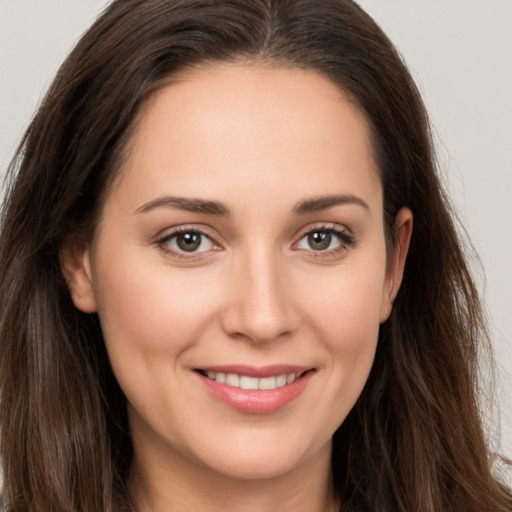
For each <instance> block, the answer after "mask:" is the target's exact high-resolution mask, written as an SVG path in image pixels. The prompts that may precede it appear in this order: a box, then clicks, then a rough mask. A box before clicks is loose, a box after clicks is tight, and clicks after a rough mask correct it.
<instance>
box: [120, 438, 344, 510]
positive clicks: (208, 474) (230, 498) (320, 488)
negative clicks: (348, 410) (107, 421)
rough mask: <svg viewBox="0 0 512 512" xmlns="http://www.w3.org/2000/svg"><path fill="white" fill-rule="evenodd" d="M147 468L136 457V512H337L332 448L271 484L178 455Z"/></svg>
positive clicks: (131, 484) (133, 478) (133, 491)
mask: <svg viewBox="0 0 512 512" xmlns="http://www.w3.org/2000/svg"><path fill="white" fill-rule="evenodd" d="M172 459H173V460H169V459H168V457H165V458H161V459H160V460H159V461H158V464H154V462H155V461H154V460H153V461H152V462H153V464H150V465H148V464H147V462H148V461H146V460H145V457H138V456H137V453H135V458H134V463H133V465H132V471H131V474H130V478H129V481H128V489H129V492H130V495H131V497H132V501H133V503H134V504H135V509H136V510H137V512H164V511H165V512H167V511H168V510H180V512H189V511H190V512H192V511H193V512H196V511H198V510H201V511H204V512H292V511H293V512H335V511H337V510H339V504H337V499H336V497H335V494H334V492H333V489H332V486H331V483H330V482H331V475H330V446H326V447H325V450H323V451H322V452H320V453H319V454H317V455H316V456H315V458H314V459H311V460H307V461H305V462H304V463H303V464H301V465H300V466H299V467H296V468H293V469H292V470H290V471H289V472H287V473H286V474H283V475H279V476H277V477H272V478H259V479H254V480H253V479H237V478H233V477H230V476H226V475H223V474H220V473H218V472H216V471H213V470H211V469H210V468H206V467H204V466H201V465H199V464H196V463H195V462H193V461H190V460H189V459H187V458H186V457H183V456H181V455H179V454H174V455H173V457H172Z"/></svg>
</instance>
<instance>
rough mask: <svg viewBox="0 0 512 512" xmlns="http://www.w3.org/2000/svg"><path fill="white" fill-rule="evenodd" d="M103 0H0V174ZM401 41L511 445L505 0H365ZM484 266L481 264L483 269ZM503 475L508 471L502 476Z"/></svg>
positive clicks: (505, 439) (511, 158) (509, 73)
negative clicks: (469, 246)
mask: <svg viewBox="0 0 512 512" xmlns="http://www.w3.org/2000/svg"><path fill="white" fill-rule="evenodd" d="M107 3H108V2H107V1H106V0H0V177H1V176H3V174H4V172H5V169H6V167H7V165H8V162H9V160H10V158H11V156H12V154H13V152H14V150H15V147H16V145H17V142H18V141H19V139H20V137H21V135H22V133H23V131H24V130H25V128H26V127H27V125H28V123H29V121H30V118H31V116H32V114H33V112H34V110H35V108H36V106H37V104H38V102H39V100H40V99H41V97H42V95H43V93H44V92H45V90H46V89H47V87H48V85H49V83H50V81H51V80H52V78H53V76H54V75H55V73H56V71H57V69H58V67H59V65H60V64H61V62H62V61H63V59H64V58H65V56H66V54H67V53H68V52H69V50H70V49H71V47H72V46H73V44H74V42H76V40H77V38H78V37H79V36H80V35H81V34H82V33H83V31H84V30H85V29H86V28H87V27H88V26H89V25H90V24H91V23H92V21H93V20H94V18H95V17H96V15H97V14H98V13H99V12H100V11H101V10H102V8H103V7H104V6H105V5H106V4H107ZM359 3H360V4H361V5H362V7H364V8H365V9H366V10H367V11H368V12H369V13H370V14H371V15H372V16H373V17H374V18H375V20H376V21H377V22H378V23H379V24H380V25H381V26H382V27H383V28H384V30H385V31H386V32H387V34H388V35H389V36H390V38H391V39H392V40H393V41H394V42H395V44H396V45H397V46H398V48H399V50H400V52H401V53H402V55H403V56H404V58H405V60H406V62H407V64H408V65H409V68H410V70H411V72H412V74H413V76H414V78H415V79H416V81H417V83H418V85H419V88H420V90H421V92H422V94H423V96H424V100H425V102H426V105H427V109H428V110H429V112H430V114H431V118H432V121H433V124H434V127H435V129H436V133H437V135H438V139H439V140H438V152H439V158H440V162H441V167H442V169H443V173H444V174H445V175H446V186H447V188H448V190H449V191H450V193H451V196H452V197H453V200H454V202H455V204H456V206H457V208H458V211H459V212H460V217H461V219H462V220H463V223H464V225H465V227H466V229H467V231H468V233H469V234H470V236H471V238H472V240H473V242H474V244H475V246H476V248H477V251H478V253H479V255H480V258H481V262H482V268H481V267H479V266H478V265H477V263H476V262H474V266H475V270H476V271H477V273H478V275H479V280H478V282H479V285H480V288H481V290H482V292H483V293H484V295H485V298H486V302H487V308H488V311H489V315H490V319H491V330H492V336H493V340H494V345H495V351H496V358H497V362H498V379H499V380H498V397H499V404H500V407H499V409H500V419H498V418H496V417H495V420H494V421H493V422H492V423H493V426H498V425H500V424H501V430H502V446H501V449H502V450H503V451H504V452H505V453H507V454H508V456H509V457H511V456H512V397H511V396H512V128H511V126H512V1H511V0H360V2H359ZM482 269H483V270H482ZM509 478H510V477H509Z"/></svg>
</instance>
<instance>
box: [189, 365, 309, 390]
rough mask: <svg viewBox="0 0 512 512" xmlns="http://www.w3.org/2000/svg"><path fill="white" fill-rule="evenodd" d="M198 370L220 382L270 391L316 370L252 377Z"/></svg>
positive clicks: (232, 385)
mask: <svg viewBox="0 0 512 512" xmlns="http://www.w3.org/2000/svg"><path fill="white" fill-rule="evenodd" d="M197 371H198V372H199V373H200V374H201V375H203V376H205V377H207V378H208V379H210V380H213V381H215V382H218V383H220V384H225V385H227V386H231V387H233V388H239V389H247V390H262V391H270V390H273V389H277V388H281V387H283V386H286V385H287V384H291V383H293V382H295V381H296V380H297V379H300V378H301V377H303V376H304V375H305V374H306V373H309V372H312V371H314V370H313V369H311V370H306V371H303V372H300V373H283V374H280V375H273V376H269V377H252V376H249V375H241V374H236V373H223V372H214V371H210V370H208V371H207V370H197Z"/></svg>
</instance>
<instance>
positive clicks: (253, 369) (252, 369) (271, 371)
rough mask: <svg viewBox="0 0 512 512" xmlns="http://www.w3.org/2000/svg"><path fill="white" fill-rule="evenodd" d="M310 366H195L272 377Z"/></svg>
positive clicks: (206, 369) (305, 370)
mask: <svg viewBox="0 0 512 512" xmlns="http://www.w3.org/2000/svg"><path fill="white" fill-rule="evenodd" d="M313 369H314V368H312V367H310V366H299V365H291V364H272V365H268V366H250V365H245V364H235V365H215V366H201V367H199V368H196V370H197V371H204V372H215V373H234V374H237V375H247V376H248V377H257V378H263V377H273V376H276V375H289V374H291V373H294V374H296V375H302V374H303V373H305V372H307V371H308V370H313Z"/></svg>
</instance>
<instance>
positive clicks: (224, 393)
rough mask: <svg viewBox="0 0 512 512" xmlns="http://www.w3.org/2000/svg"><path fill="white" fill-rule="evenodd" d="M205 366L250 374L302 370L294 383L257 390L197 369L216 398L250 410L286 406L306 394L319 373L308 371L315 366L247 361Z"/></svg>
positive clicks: (257, 411) (267, 410)
mask: <svg viewBox="0 0 512 512" xmlns="http://www.w3.org/2000/svg"><path fill="white" fill-rule="evenodd" d="M202 370H205V371H213V372H216V373H236V374H239V375H247V376H250V377H270V376H273V375H284V374H287V375H289V374H290V373H295V374H301V376H300V377H299V378H297V379H296V380H295V381H293V382H292V383H291V384H286V385H285V386H281V387H279V388H276V389H271V390H255V389H241V388H236V387H233V386H228V385H227V384H223V383H220V382H216V381H214V380H211V379H209V378H208V377H206V376H205V375H203V374H201V373H200V372H196V374H197V375H198V377H199V378H200V379H201V382H202V383H203V384H204V386H205V387H206V389H207V391H208V392H209V393H210V394H211V395H212V396H213V397H214V398H216V399H217V400H218V401H219V402H221V403H223V404H224V405H226V406H228V407H229V408H231V409H234V410H235V411H238V412H243V413H246V414H270V413H272V412H276V411H278V410H280V409H282V408H283V407H285V406H286V405H288V404H289V403H291V402H292V401H293V400H295V399H296V398H297V397H299V395H301V394H302V392H303V391H304V390H305V389H306V386H307V385H308V383H309V381H310V380H311V378H312V376H313V374H314V373H315V372H314V371H308V370H311V368H305V367H299V366H289V365H274V366H265V367H260V368H254V367H249V366H244V365H241V366H238V365H237V366H211V367H208V368H202Z"/></svg>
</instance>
